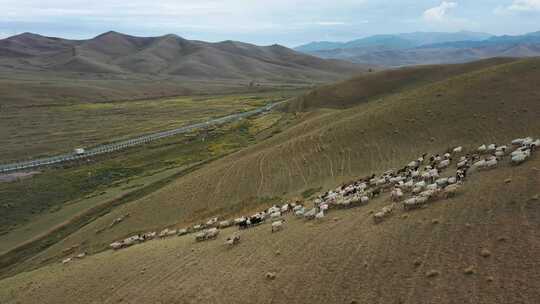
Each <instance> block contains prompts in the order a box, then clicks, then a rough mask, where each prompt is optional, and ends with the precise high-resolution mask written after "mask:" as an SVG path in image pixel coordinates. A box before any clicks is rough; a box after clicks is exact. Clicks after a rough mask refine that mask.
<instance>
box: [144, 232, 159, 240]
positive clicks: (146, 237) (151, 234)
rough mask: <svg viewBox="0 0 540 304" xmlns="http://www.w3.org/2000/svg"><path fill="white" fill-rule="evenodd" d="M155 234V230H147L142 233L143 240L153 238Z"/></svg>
mask: <svg viewBox="0 0 540 304" xmlns="http://www.w3.org/2000/svg"><path fill="white" fill-rule="evenodd" d="M156 236H157V232H147V233H145V234H143V239H145V240H153V239H155V238H156Z"/></svg>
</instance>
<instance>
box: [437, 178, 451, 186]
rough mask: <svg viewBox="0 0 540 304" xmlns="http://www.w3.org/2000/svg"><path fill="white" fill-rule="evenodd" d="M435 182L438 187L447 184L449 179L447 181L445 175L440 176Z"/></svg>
mask: <svg viewBox="0 0 540 304" xmlns="http://www.w3.org/2000/svg"><path fill="white" fill-rule="evenodd" d="M435 183H436V184H437V186H439V187H446V185H448V184H449V181H448V178H446V177H442V178H439V179H437V180H436V181H435Z"/></svg>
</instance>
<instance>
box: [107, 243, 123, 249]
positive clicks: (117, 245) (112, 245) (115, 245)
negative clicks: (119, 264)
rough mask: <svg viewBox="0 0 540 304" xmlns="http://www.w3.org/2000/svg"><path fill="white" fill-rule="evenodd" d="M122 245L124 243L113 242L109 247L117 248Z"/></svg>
mask: <svg viewBox="0 0 540 304" xmlns="http://www.w3.org/2000/svg"><path fill="white" fill-rule="evenodd" d="M123 245H124V244H123V243H122V242H114V243H111V244H110V245H109V247H111V248H112V249H114V250H118V249H121V248H122V247H123Z"/></svg>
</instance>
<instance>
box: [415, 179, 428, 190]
mask: <svg viewBox="0 0 540 304" xmlns="http://www.w3.org/2000/svg"><path fill="white" fill-rule="evenodd" d="M414 187H415V188H420V189H424V188H425V187H426V182H425V181H420V182H418V183H416V184H415V185H414Z"/></svg>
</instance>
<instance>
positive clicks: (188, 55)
mask: <svg viewBox="0 0 540 304" xmlns="http://www.w3.org/2000/svg"><path fill="white" fill-rule="evenodd" d="M0 54H2V55H3V56H1V57H0V89H2V88H4V89H5V90H2V92H3V101H2V106H3V105H4V103H5V104H19V103H22V104H27V103H28V102H29V101H31V102H32V103H40V102H42V101H43V100H47V99H49V100H50V99H52V100H55V99H58V98H60V99H71V100H75V101H80V99H81V98H83V99H86V100H88V99H91V100H90V101H98V100H118V99H134V98H139V99H140V98H149V97H163V96H172V95H183V94H189V92H191V93H194V92H196V93H210V92H214V93H215V92H216V91H219V92H221V93H223V92H230V91H231V90H236V91H237V92H238V90H243V91H245V90H247V89H251V90H253V88H252V87H250V83H252V82H253V84H255V85H256V86H257V85H260V86H261V87H268V86H273V87H280V86H285V87H289V86H291V85H294V86H296V87H302V86H311V85H312V84H313V83H325V82H329V81H336V80H340V79H344V78H346V77H350V76H351V75H354V74H358V73H362V72H363V71H364V70H365V69H364V68H363V66H360V65H357V64H352V63H350V62H343V61H338V60H325V59H321V58H318V57H314V56H311V55H306V54H302V53H298V52H295V51H293V50H291V49H288V48H285V47H282V46H278V45H272V46H256V45H252V44H247V43H241V42H233V41H225V42H220V43H209V42H203V41H192V40H186V39H183V38H181V37H178V36H176V35H165V36H160V37H134V36H129V35H124V34H120V33H116V32H107V33H104V34H102V35H99V36H97V37H95V38H92V39H87V40H66V39H61V38H52V37H44V36H40V35H36V34H31V33H24V34H21V35H17V36H13V37H9V38H6V39H0ZM108 82H113V83H108ZM141 86H143V87H144V88H143V87H141Z"/></svg>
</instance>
